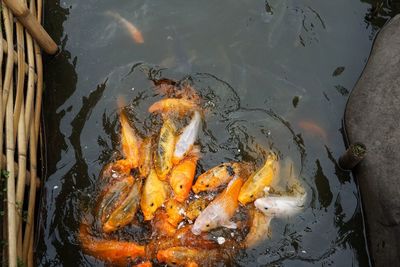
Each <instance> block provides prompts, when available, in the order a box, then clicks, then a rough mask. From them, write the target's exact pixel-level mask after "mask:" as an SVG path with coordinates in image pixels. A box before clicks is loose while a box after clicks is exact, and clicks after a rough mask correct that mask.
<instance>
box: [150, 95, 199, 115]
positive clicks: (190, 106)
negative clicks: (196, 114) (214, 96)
mask: <svg viewBox="0 0 400 267" xmlns="http://www.w3.org/2000/svg"><path fill="white" fill-rule="evenodd" d="M198 109H199V107H198V106H197V104H196V103H195V102H193V101H191V100H188V99H184V98H164V99H161V100H160V101H157V102H155V103H154V104H153V105H151V106H150V107H149V112H150V113H154V112H158V113H169V112H175V113H177V114H179V115H180V116H183V115H185V114H186V113H187V112H189V111H194V110H198Z"/></svg>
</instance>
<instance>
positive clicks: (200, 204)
mask: <svg viewBox="0 0 400 267" xmlns="http://www.w3.org/2000/svg"><path fill="white" fill-rule="evenodd" d="M209 202H210V201H209V200H207V199H206V198H204V197H202V198H198V199H195V200H192V201H191V202H190V203H189V206H188V207H187V209H186V217H187V218H188V219H189V220H192V221H194V220H195V219H196V218H197V217H199V215H200V213H201V212H202V211H203V210H204V209H205V208H206V207H207V204H208V203H209Z"/></svg>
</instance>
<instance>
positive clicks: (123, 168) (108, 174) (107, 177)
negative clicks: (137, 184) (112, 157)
mask: <svg viewBox="0 0 400 267" xmlns="http://www.w3.org/2000/svg"><path fill="white" fill-rule="evenodd" d="M130 172H131V163H130V162H128V161H127V160H125V159H121V160H117V161H115V162H112V163H109V164H107V165H106V166H105V167H104V168H103V169H102V170H101V172H100V175H99V177H100V181H101V182H104V183H106V184H109V183H112V182H113V181H114V180H121V179H124V178H125V177H126V176H128V175H130Z"/></svg>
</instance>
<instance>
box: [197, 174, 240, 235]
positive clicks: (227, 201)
mask: <svg viewBox="0 0 400 267" xmlns="http://www.w3.org/2000/svg"><path fill="white" fill-rule="evenodd" d="M242 185H243V179H242V178H241V177H236V178H235V179H233V180H232V181H230V182H229V184H228V186H227V187H226V189H225V190H224V191H223V192H222V193H221V194H220V195H218V196H217V197H216V198H215V199H214V200H213V201H212V202H211V203H210V204H209V205H208V206H207V208H205V210H203V211H202V212H201V213H200V215H199V217H197V219H196V221H195V222H194V224H193V227H192V232H193V234H195V235H199V234H200V233H201V232H206V231H209V230H211V229H214V228H217V227H219V226H224V227H227V228H231V229H236V228H237V225H236V224H235V223H234V222H232V221H230V219H231V218H232V216H233V215H234V214H235V212H236V209H237V208H238V205H239V203H238V196H239V192H240V188H241V187H242Z"/></svg>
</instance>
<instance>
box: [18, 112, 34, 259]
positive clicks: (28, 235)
mask: <svg viewBox="0 0 400 267" xmlns="http://www.w3.org/2000/svg"><path fill="white" fill-rule="evenodd" d="M31 116H32V118H31V119H32V120H33V114H31ZM30 132H31V134H30V136H31V137H30V141H29V157H30V170H31V186H30V190H29V200H28V201H29V204H28V218H27V222H26V226H25V234H24V241H23V250H22V255H23V259H24V262H27V261H28V251H29V245H30V238H31V234H32V227H33V223H34V216H35V214H34V212H35V200H36V185H35V183H36V171H37V166H36V140H35V138H34V137H35V133H34V132H35V126H34V124H33V123H32V124H31V126H30Z"/></svg>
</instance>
